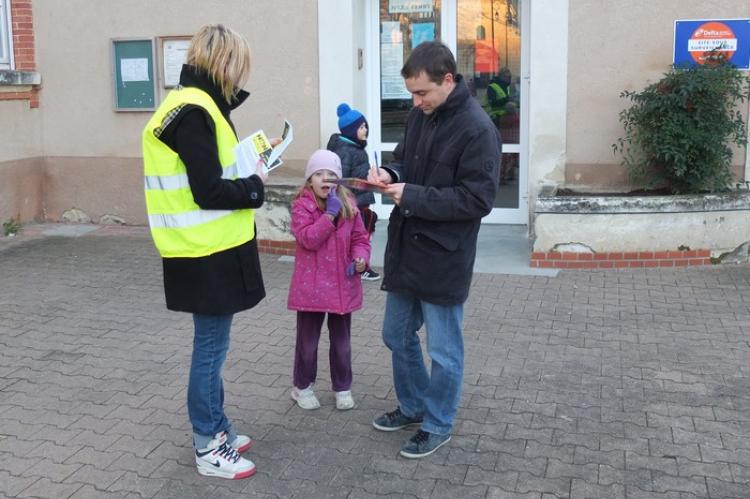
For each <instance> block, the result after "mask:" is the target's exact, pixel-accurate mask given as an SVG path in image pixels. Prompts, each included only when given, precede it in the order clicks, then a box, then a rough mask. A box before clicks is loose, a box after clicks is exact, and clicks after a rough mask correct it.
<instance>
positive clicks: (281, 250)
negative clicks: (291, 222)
mask: <svg viewBox="0 0 750 499" xmlns="http://www.w3.org/2000/svg"><path fill="white" fill-rule="evenodd" d="M296 247H297V243H296V242H294V241H270V240H268V239H259V240H258V251H260V252H261V253H271V254H272V255H289V256H294V250H295V248H296Z"/></svg>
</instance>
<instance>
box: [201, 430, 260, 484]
mask: <svg viewBox="0 0 750 499" xmlns="http://www.w3.org/2000/svg"><path fill="white" fill-rule="evenodd" d="M235 441H236V439H235ZM195 464H196V466H198V473H200V474H201V475H203V476H215V477H219V478H228V479H230V480H239V479H241V478H247V477H249V476H253V475H254V474H255V471H256V469H255V464H253V462H252V461H250V460H249V459H245V458H244V457H242V456H240V453H239V452H237V451H236V450H234V449H233V448H232V447H231V445H229V443H227V432H225V431H223V432H221V433H217V434H216V436H214V438H213V439H212V440H211V441H210V442H209V443H208V445H207V446H206V448H204V449H195Z"/></svg>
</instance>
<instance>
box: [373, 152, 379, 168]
mask: <svg viewBox="0 0 750 499" xmlns="http://www.w3.org/2000/svg"><path fill="white" fill-rule="evenodd" d="M373 154H374V155H375V166H378V151H373Z"/></svg>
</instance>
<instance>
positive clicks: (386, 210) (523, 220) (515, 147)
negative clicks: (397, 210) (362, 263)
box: [365, 0, 531, 225]
mask: <svg viewBox="0 0 750 499" xmlns="http://www.w3.org/2000/svg"><path fill="white" fill-rule="evenodd" d="M457 2H458V0H442V9H441V13H442V15H441V19H440V32H441V34H442V36H441V39H442V40H443V41H444V43H445V44H446V45H448V47H450V49H451V50H452V51H453V53H454V54H455V53H456V36H457V33H456V15H457ZM367 3H368V4H369V11H368V12H367V16H366V17H367V19H368V22H367V27H366V42H365V43H366V44H365V59H366V66H367V67H368V68H372V71H371V72H370V74H369V77H368V78H367V85H366V86H367V99H366V100H367V114H366V116H368V121H369V122H370V125H371V126H370V136H369V139H368V149H370V150H371V151H378V159H379V160H380V159H381V158H382V154H381V151H393V149H394V148H395V147H396V144H395V143H392V142H391V143H385V144H384V143H382V142H381V140H382V137H381V133H380V132H381V126H380V2H378V1H370V2H367ZM529 4H530V0H522V1H521V37H522V38H521V94H520V97H521V102H520V108H521V109H520V110H521V117H520V120H521V121H520V126H521V128H520V143H519V144H508V145H503V152H504V153H516V154H518V155H519V177H518V182H519V185H518V189H519V192H518V197H519V199H518V208H494V209H493V210H492V212H491V213H490V214H489V215H487V216H486V217H484V218H483V219H482V222H483V223H490V224H521V225H527V224H528V221H529V175H528V173H529V168H528V166H529V154H528V151H529V89H530V77H529V67H530V64H529V62H530V58H529V55H530V53H531V52H530V45H531V44H530V43H529V38H530V26H531V22H530V12H531V9H530V7H529ZM371 156H372V154H371ZM375 198H376V203H375V204H374V205H372V206H371V209H373V211H375V212H376V213H377V214H378V217H380V218H381V219H382V218H388V215H389V214H390V211H391V210H392V209H393V205H390V204H382V202H381V196H380V195H379V194H375Z"/></svg>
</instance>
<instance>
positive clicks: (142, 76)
mask: <svg viewBox="0 0 750 499" xmlns="http://www.w3.org/2000/svg"><path fill="white" fill-rule="evenodd" d="M112 66H113V68H112V70H113V71H112V73H113V81H114V86H115V92H114V108H115V111H153V110H154V109H155V108H156V77H155V72H154V40H153V39H151V38H140V39H134V38H128V39H114V40H112Z"/></svg>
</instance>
